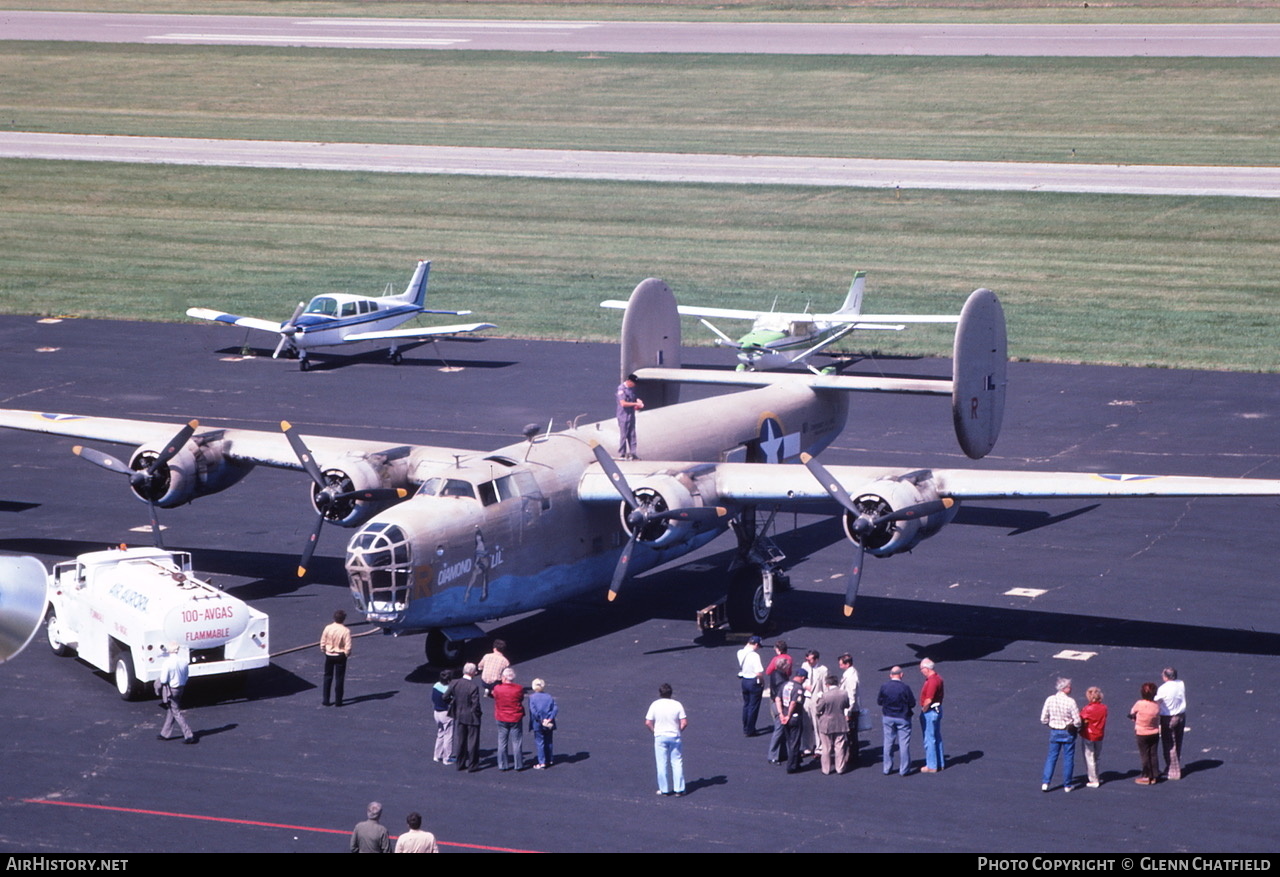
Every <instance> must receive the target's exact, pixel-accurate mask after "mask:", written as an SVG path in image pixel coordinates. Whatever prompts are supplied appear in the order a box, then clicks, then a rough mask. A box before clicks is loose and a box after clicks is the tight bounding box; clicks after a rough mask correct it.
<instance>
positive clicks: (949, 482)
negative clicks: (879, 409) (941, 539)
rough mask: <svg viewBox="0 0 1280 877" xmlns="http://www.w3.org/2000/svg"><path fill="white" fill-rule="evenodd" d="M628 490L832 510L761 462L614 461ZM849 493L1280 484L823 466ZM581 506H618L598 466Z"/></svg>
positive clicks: (812, 481) (1240, 491)
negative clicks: (674, 487) (653, 481)
mask: <svg viewBox="0 0 1280 877" xmlns="http://www.w3.org/2000/svg"><path fill="white" fill-rule="evenodd" d="M617 465H618V467H619V468H620V469H621V470H622V472H623V474H624V475H626V477H627V479H628V481H630V482H631V484H632V485H633V486H638V485H642V484H644V482H645V479H646V478H647V477H649V476H652V475H654V474H656V473H661V472H680V473H685V474H687V475H688V476H690V477H691V478H692V479H693V480H694V481H695V483H696V484H697V486H698V491H699V493H700V495H701V496H702V500H703V503H704V504H705V505H749V504H758V505H768V506H774V505H779V506H782V507H784V508H785V507H788V506H793V505H813V504H815V503H826V504H829V505H830V506H831V508H832V509H835V508H836V504H835V502H834V501H833V500H832V499H831V497H830V495H829V494H828V493H827V491H826V489H825V488H824V487H823V486H822V485H821V484H820V483H818V480H817V479H816V478H815V477H814V476H813V474H812V473H810V471H809V470H808V469H806V468H805V467H804V466H801V465H798V464H794V465H793V464H784V465H770V464H766V463H688V462H651V461H647V460H646V461H640V460H636V461H629V462H621V461H620V462H618V464H617ZM827 471H828V472H830V473H831V475H832V477H834V478H835V479H836V480H837V481H839V482H840V484H841V485H842V486H843V487H844V488H845V490H846V491H847V492H848V493H850V494H851V495H854V496H856V495H858V493H860V492H862V491H863V490H864V489H865V488H869V487H870V486H871V485H872V484H875V483H876V482H883V481H886V480H889V481H896V480H905V481H910V482H912V483H923V482H930V483H931V485H932V487H933V488H934V490H936V492H937V495H938V496H939V497H951V498H954V499H960V500H983V499H1010V498H1017V497H1027V498H1042V499H1052V498H1054V497H1061V498H1075V499H1108V498H1123V497H1160V496H1166V497H1178V496H1181V497H1193V496H1280V479H1263V478H1213V477H1209V476H1200V475H1121V474H1105V473H1097V472H1024V471H1012V470H997V469H933V470H929V469H904V468H902V467H894V466H828V467H827ZM578 497H579V499H581V500H582V501H584V502H617V501H618V498H619V495H618V491H617V489H616V488H615V487H614V486H613V483H612V481H611V480H610V478H609V476H608V475H607V474H606V473H605V472H604V471H603V470H602V469H601V468H600V467H599V466H598V465H597V466H592V467H591V468H590V469H588V470H587V472H586V473H585V474H584V475H583V477H582V480H581V482H580V483H579V486H578Z"/></svg>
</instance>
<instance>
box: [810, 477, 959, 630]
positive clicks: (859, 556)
mask: <svg viewBox="0 0 1280 877" xmlns="http://www.w3.org/2000/svg"><path fill="white" fill-rule="evenodd" d="M800 461H801V462H802V463H804V465H805V468H807V469H808V470H809V471H810V472H812V473H813V477H814V478H816V479H818V483H819V484H821V485H822V488H823V489H824V490H825V491H826V492H827V493H828V494H830V495H831V498H832V499H834V500H835V501H836V502H838V503H839V504H840V505H841V506H842V507H843V508H844V509H845V511H847V512H849V514H851V515H852V516H853V522H852V523H851V525H850V527H849V529H850V531H851V532H852V533H853V535H854V536H855V537H856V538H855V539H854V540H853V564H852V566H851V567H850V569H849V580H848V584H847V585H846V586H845V591H844V614H845V617H846V618H847V617H849V616H850V615H852V614H853V605H854V603H855V601H856V600H857V599H858V586H859V585H860V584H861V583H862V561H863V557H864V556H865V554H866V549H865V548H864V547H863V543H864V542H865V541H866V539H867V537H869V536H870V535H871V534H872V533H874V532H875V530H876V528H877V527H879V526H882V525H884V524H891V523H893V522H895V521H909V520H912V519H914V518H925V517H928V516H929V515H934V514H937V513H938V512H941V511H945V510H946V509H949V508H951V507H952V506H953V505H955V504H956V501H955V500H954V499H952V498H951V497H949V496H948V497H943V498H942V499H932V500H929V501H927V502H920V503H916V504H915V505H910V506H906V507H904V508H900V509H895V510H892V511H889V512H887V513H885V514H883V515H875V514H872V513H871V512H870V511H868V510H865V509H861V508H859V507H858V506H857V504H855V503H854V501H853V498H852V497H851V496H849V492H848V491H847V490H845V489H844V486H843V485H841V484H840V482H839V481H837V480H836V479H835V477H834V476H833V475H832V474H831V473H830V472H828V471H827V467H825V466H823V465H822V464H821V463H819V462H818V461H817V460H816V459H814V458H813V455H812V454H801V455H800Z"/></svg>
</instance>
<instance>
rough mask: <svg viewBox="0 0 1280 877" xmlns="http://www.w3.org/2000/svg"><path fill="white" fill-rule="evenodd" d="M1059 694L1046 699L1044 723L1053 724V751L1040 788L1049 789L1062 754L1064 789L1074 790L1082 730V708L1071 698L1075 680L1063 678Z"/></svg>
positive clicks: (1047, 759) (1050, 742)
mask: <svg viewBox="0 0 1280 877" xmlns="http://www.w3.org/2000/svg"><path fill="white" fill-rule="evenodd" d="M1057 689H1058V691H1057V693H1056V694H1051V695H1049V697H1047V698H1045V701H1044V708H1043V709H1041V710H1040V723H1041V724H1043V725H1048V726H1049V754H1048V755H1046V756H1045V759H1044V773H1043V774H1042V775H1041V777H1040V791H1042V792H1047V791H1049V783H1050V782H1052V781H1053V772H1054V769H1055V768H1057V766H1058V756H1059V755H1061V756H1062V791H1064V792H1069V791H1071V780H1072V779H1073V778H1074V777H1075V770H1076V733H1077V732H1078V731H1079V729H1080V708H1079V707H1078V706H1076V702H1075V700H1074V699H1073V698H1072V697H1071V680H1070V679H1064V678H1059V679H1058V684H1057Z"/></svg>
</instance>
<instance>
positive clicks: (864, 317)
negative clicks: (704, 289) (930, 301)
mask: <svg viewBox="0 0 1280 877" xmlns="http://www.w3.org/2000/svg"><path fill="white" fill-rule="evenodd" d="M866 281H867V273H866V272H865V271H859V272H857V273H856V274H854V275H853V282H852V283H851V284H849V292H848V294H847V295H846V296H845V299H844V304H843V305H841V306H840V310H838V311H835V312H834V313H830V314H813V313H809V311H808V309H807V308H806V309H805V311H804V312H803V313H791V312H787V311H774V310H770V311H747V310H739V309H737V308H707V307H701V306H698V305H680V306H679V307H678V308H677V310H678V311H679V312H680V314H681V315H682V316H686V317H698V318H699V320H698V322H700V323H702V325H704V326H706V327H707V328H708V329H710V330H711V331H712V332H713V333H715V335H716V344H717V345H718V346H721V347H731V348H733V349H734V350H737V351H738V371H763V370H766V369H780V368H786V367H787V366H790V365H803V366H805V367H806V368H808V369H809V370H810V371H812V372H813V373H815V374H818V373H819V372H820V371H825V372H827V373H831V372H834V371H835V369H833V368H831V367H827V368H826V369H818V368H816V367H815V366H813V365H811V364H810V363H809V360H810V359H811V358H813V357H814V356H816V355H818V354H819V353H822V352H823V351H825V350H826V349H827V348H828V347H830V346H831V345H832V344H835V343H836V342H837V341H839V340H841V339H842V338H844V337H845V336H847V335H849V334H850V333H852V332H855V331H859V330H874V331H885V332H900V331H902V330H903V329H905V328H906V326H905V325H904V324H906V323H955V322H956V321H958V320H959V319H960V318H959V317H954V316H947V315H944V314H864V313H862V293H863V289H864V287H865V286H866ZM626 306H627V303H626V302H625V301H619V300H616V299H615V300H610V301H604V302H601V303H600V307H602V308H625V307H626ZM707 317H711V318H712V319H721V320H750V321H751V331H750V332H748V333H747V334H745V335H743V336H742V337H741V338H738V339H737V340H734V339H733V338H732V337H731V336H729V335H728V334H726V333H725V332H722V331H721V330H720V329H718V328H716V327H715V326H714V325H712V324H711V323H710V322H709V321H708V320H707V319H706V318H707Z"/></svg>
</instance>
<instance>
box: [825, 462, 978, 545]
mask: <svg viewBox="0 0 1280 877" xmlns="http://www.w3.org/2000/svg"><path fill="white" fill-rule="evenodd" d="M937 498H938V494H937V492H936V491H935V490H933V489H932V486H931V485H930V484H927V483H926V484H923V485H921V484H913V483H912V482H910V481H887V480H886V481H877V482H875V483H873V484H872V485H871V486H870V487H868V488H867V489H866V490H864V491H863V492H861V493H859V494H857V495H854V496H853V504H854V505H855V506H856V507H857V509H858V512H859V514H858V515H857V516H856V517H855V516H854V515H853V514H851V513H850V512H847V511H846V512H845V513H844V518H843V522H844V533H845V536H847V537H848V538H849V540H850V541H851V542H861V543H862V547H863V548H864V549H865V550H866V552H867V553H868V554H874V555H875V556H877V557H888V556H890V555H892V554H897V553H898V552H900V551H909V550H911V549H912V548H914V547H916V545H917V544H919V542H920V540H921V539H926V538H928V537H929V536H932V535H933V534H934V533H937V532H938V531H939V530H941V529H942V528H943V526H944V525H946V524H949V523H950V522H951V521H952V520H953V519H954V518H955V516H956V512H957V511H959V508H960V507H959V505H958V504H957V505H954V506H952V507H951V508H949V509H945V510H943V511H940V512H937V513H935V514H932V515H928V516H925V517H918V518H908V519H906V520H901V521H887V522H884V523H879V524H876V525H875V526H874V527H873V528H872V529H871V530H870V531H867V532H863V533H861V534H859V533H858V531H857V530H856V529H855V522H856V521H857V520H858V519H859V518H861V519H862V520H864V521H867V520H870V519H874V518H878V517H881V516H882V515H887V514H889V513H890V512H893V511H898V510H900V509H905V508H908V507H910V506H914V505H918V504H920V503H922V502H929V501H931V500H935V499H937Z"/></svg>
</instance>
